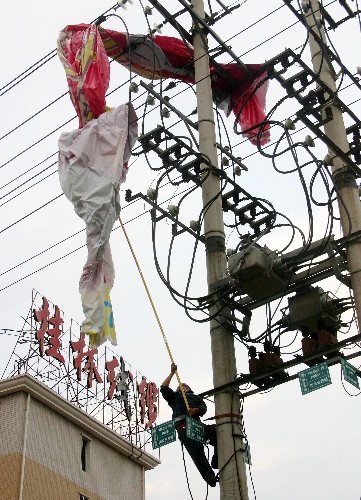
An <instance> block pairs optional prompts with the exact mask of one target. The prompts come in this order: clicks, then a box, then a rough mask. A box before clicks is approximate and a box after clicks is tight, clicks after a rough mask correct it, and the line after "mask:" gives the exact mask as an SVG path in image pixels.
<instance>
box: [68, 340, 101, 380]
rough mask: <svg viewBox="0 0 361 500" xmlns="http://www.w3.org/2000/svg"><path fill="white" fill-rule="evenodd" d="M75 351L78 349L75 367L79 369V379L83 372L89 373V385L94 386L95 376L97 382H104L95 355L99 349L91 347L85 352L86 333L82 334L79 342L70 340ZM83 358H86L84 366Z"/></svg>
mask: <svg viewBox="0 0 361 500" xmlns="http://www.w3.org/2000/svg"><path fill="white" fill-rule="evenodd" d="M70 345H71V348H72V349H73V352H75V351H77V352H78V354H77V356H76V357H74V368H75V369H76V371H77V376H78V380H81V378H82V377H81V372H82V371H83V372H85V373H88V376H87V382H88V387H92V385H93V378H95V380H96V381H97V382H103V379H102V378H101V376H100V375H99V372H98V370H97V367H96V366H95V361H94V356H95V354H98V349H89V351H86V352H84V348H85V333H82V334H81V335H80V340H79V341H78V342H70ZM83 358H86V362H85V365H84V367H83V368H82V361H83Z"/></svg>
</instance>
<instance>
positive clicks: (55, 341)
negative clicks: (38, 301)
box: [34, 297, 65, 363]
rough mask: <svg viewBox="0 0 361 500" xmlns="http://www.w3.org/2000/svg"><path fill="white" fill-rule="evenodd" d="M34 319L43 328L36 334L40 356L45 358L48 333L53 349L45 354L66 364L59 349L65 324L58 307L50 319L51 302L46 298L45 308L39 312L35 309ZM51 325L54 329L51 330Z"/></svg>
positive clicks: (44, 301)
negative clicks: (62, 326)
mask: <svg viewBox="0 0 361 500" xmlns="http://www.w3.org/2000/svg"><path fill="white" fill-rule="evenodd" d="M34 318H35V321H38V322H40V323H41V327H40V328H39V330H37V332H36V338H37V340H38V341H39V349H40V355H41V356H44V343H45V334H46V333H47V334H48V335H49V337H50V339H49V343H50V345H51V347H50V348H49V349H47V350H46V351H45V354H46V355H47V356H51V357H54V358H56V359H58V360H59V361H61V362H62V363H64V361H65V360H64V356H63V355H62V354H61V353H60V352H59V349H61V341H60V336H61V334H62V330H61V325H62V324H63V323H64V320H63V319H62V318H61V316H60V311H59V308H58V306H55V313H54V316H53V317H51V318H50V312H49V302H48V300H47V298H46V297H43V307H42V309H40V310H38V311H37V310H36V309H34ZM49 324H50V325H53V327H54V328H49Z"/></svg>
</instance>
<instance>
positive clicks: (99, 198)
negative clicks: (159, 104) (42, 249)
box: [58, 105, 138, 346]
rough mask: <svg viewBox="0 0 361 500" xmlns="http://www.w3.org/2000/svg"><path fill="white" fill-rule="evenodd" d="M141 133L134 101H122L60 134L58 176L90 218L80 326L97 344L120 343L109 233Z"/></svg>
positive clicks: (80, 212) (78, 209)
mask: <svg viewBox="0 0 361 500" xmlns="http://www.w3.org/2000/svg"><path fill="white" fill-rule="evenodd" d="M137 136H138V126H137V117H136V114H135V111H134V109H133V106H132V105H130V106H129V105H122V106H119V107H118V108H115V109H112V110H110V111H107V112H105V113H103V114H101V115H100V116H99V117H98V118H97V119H93V120H91V121H89V122H88V123H87V124H86V125H85V126H84V127H83V128H81V129H76V130H73V131H72V132H65V133H63V134H62V135H61V136H60V139H59V164H58V168H59V179H60V184H61V187H62V190H63V191H64V193H65V195H66V197H67V198H68V199H69V200H70V201H71V202H72V203H73V205H74V210H75V212H76V213H77V215H79V217H81V218H82V219H83V220H84V221H85V222H86V237H87V247H88V258H87V261H86V264H85V266H84V269H83V273H82V275H81V278H80V282H79V291H80V294H81V299H82V304H83V311H84V315H85V320H84V321H83V323H82V325H81V331H82V332H85V333H87V334H89V335H90V343H91V345H93V346H98V345H100V344H101V343H102V342H104V341H105V340H110V341H111V342H112V343H113V344H114V345H116V337H115V330H114V322H113V315H112V312H111V303H110V297H109V290H110V289H111V288H112V286H113V283H114V266H113V261H112V255H111V251H110V245H109V237H110V233H111V231H112V228H113V225H114V223H115V221H116V219H117V218H118V217H119V212H120V205H119V185H120V184H121V183H122V182H124V180H125V177H126V174H127V171H128V165H127V162H128V159H129V157H130V151H131V149H132V147H133V145H134V143H135V141H136V138H137Z"/></svg>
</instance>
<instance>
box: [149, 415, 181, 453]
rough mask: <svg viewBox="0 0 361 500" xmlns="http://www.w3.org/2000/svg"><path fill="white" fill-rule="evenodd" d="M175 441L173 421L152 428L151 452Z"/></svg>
mask: <svg viewBox="0 0 361 500" xmlns="http://www.w3.org/2000/svg"><path fill="white" fill-rule="evenodd" d="M175 440H176V437H175V427H174V422H173V420H169V421H168V422H164V423H163V424H159V425H157V426H156V427H152V447H153V450H155V449H156V448H160V447H161V446H165V445H166V444H169V443H173V441H175Z"/></svg>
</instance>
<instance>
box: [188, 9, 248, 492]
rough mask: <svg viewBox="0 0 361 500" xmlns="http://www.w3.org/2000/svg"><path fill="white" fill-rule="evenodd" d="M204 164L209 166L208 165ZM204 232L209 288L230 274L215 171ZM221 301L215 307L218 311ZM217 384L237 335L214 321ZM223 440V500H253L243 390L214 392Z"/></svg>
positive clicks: (202, 120)
mask: <svg viewBox="0 0 361 500" xmlns="http://www.w3.org/2000/svg"><path fill="white" fill-rule="evenodd" d="M192 4H193V10H194V12H195V13H196V14H197V15H198V16H200V17H201V18H202V19H204V17H205V16H204V4H203V0H193V1H192ZM201 30H202V28H201V27H197V25H195V27H194V39H193V43H194V60H195V80H196V93H197V108H198V132H199V151H200V153H202V154H203V155H205V157H207V158H209V160H210V162H211V164H212V165H213V166H215V167H216V166H217V164H218V159H217V148H216V135H215V126H214V113H213V101H212V89H211V80H210V72H209V57H208V47H207V41H206V34H205V33H203V32H202V31H201ZM204 167H205V165H204ZM203 179H204V182H203V183H202V196H203V206H204V207H207V209H206V211H205V215H204V236H205V242H206V254H207V255H206V260H207V279H208V289H209V291H211V285H212V284H213V283H215V282H217V281H219V280H220V279H221V278H223V277H224V276H225V273H226V270H227V261H226V254H225V236H224V225H223V211H222V200H221V196H220V190H221V185H220V179H219V177H218V176H217V175H216V174H214V173H211V174H209V175H208V174H207V175H204V176H203ZM219 308H220V305H219V304H215V305H213V306H212V307H211V308H210V314H211V315H215V314H216V313H217V310H219ZM210 334H211V347H212V364H213V383H214V387H218V386H220V385H223V384H227V383H229V382H232V381H233V380H234V378H235V376H236V373H237V368H236V358H235V351H234V338H233V336H232V334H231V333H229V332H228V331H227V330H226V329H225V328H224V327H223V325H222V324H220V322H218V321H217V320H212V321H211V322H210ZM215 412H216V417H217V418H216V423H217V440H218V465H219V469H222V467H223V466H225V467H224V469H223V470H222V472H221V474H220V481H219V482H220V498H221V500H241V499H242V500H248V491H247V477H246V468H245V463H244V456H245V454H244V447H245V445H244V442H243V440H242V437H241V423H242V418H241V415H240V396H239V394H238V392H232V391H227V390H226V391H225V392H222V393H220V394H217V395H216V396H215Z"/></svg>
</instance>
